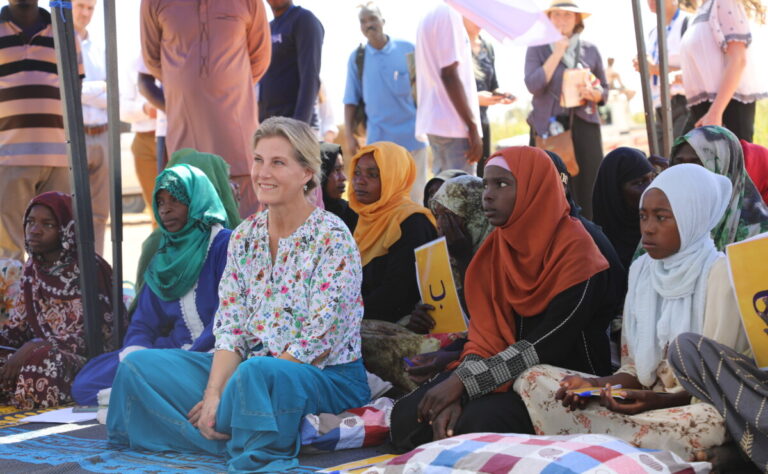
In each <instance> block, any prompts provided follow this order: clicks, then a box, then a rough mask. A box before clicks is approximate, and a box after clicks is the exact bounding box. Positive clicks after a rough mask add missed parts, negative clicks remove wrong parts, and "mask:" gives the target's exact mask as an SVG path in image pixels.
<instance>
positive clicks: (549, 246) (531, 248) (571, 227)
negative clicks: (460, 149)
mask: <svg viewBox="0 0 768 474" xmlns="http://www.w3.org/2000/svg"><path fill="white" fill-rule="evenodd" d="M493 156H501V157H503V158H504V160H505V161H506V162H507V164H508V165H509V170H510V171H511V172H512V174H513V175H514V177H515V180H516V181H517V200H516V202H515V207H514V209H513V211H512V214H511V215H510V216H509V219H508V220H507V223H506V224H504V225H503V226H501V227H497V228H496V229H494V230H493V232H491V234H490V235H489V236H488V238H487V239H485V242H484V243H483V245H482V246H481V247H480V249H479V250H478V251H477V253H476V254H475V256H474V257H473V258H472V262H471V263H470V265H469V268H468V269H467V274H466V277H465V279H464V294H465V297H466V301H467V306H468V308H469V313H470V315H471V316H472V319H471V320H470V324H469V342H467V344H466V345H465V346H464V351H463V352H462V357H461V358H462V359H463V358H464V357H465V356H466V355H467V354H478V355H480V356H481V357H483V358H487V357H490V356H492V355H495V354H498V353H499V352H501V351H503V350H504V349H506V348H507V347H509V346H510V345H512V344H514V343H515V342H516V338H515V333H516V330H515V319H514V317H513V316H514V314H518V315H520V316H523V317H530V316H536V315H538V314H540V313H542V312H543V311H544V310H545V309H546V308H547V306H548V305H549V303H550V301H552V299H553V298H554V297H555V296H556V295H557V294H559V293H561V292H562V291H564V290H566V289H568V288H570V287H572V286H573V285H575V284H577V283H580V282H582V281H585V280H587V279H588V278H590V277H591V276H593V275H595V274H596V273H599V272H601V271H603V270H605V269H607V268H608V261H607V260H606V259H605V257H603V255H602V253H600V250H599V249H598V248H597V246H596V245H595V243H594V241H593V240H592V237H590V235H589V234H588V233H587V231H586V229H584V226H583V225H582V224H581V222H579V221H578V220H577V219H574V218H573V217H570V216H569V215H568V213H569V211H570V207H569V206H568V202H567V201H566V199H565V193H563V185H562V183H561V182H560V178H559V176H558V173H557V170H556V169H555V166H554V164H552V160H550V159H549V157H548V156H547V155H546V153H544V152H543V151H541V150H540V149H538V148H531V147H512V148H507V149H504V150H502V151H500V152H498V153H496V154H494V155H493Z"/></svg>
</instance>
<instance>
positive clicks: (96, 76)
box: [72, 0, 109, 255]
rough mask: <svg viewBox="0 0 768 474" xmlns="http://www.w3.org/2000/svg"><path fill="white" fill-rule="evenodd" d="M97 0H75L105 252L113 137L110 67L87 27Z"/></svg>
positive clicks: (94, 194) (98, 233)
mask: <svg viewBox="0 0 768 474" xmlns="http://www.w3.org/2000/svg"><path fill="white" fill-rule="evenodd" d="M94 8H96V0H74V1H73V2H72V20H73V23H74V27H75V32H77V37H78V39H79V40H80V46H81V51H82V55H83V66H84V67H85V79H84V80H83V91H82V102H83V129H84V131H85V145H86V151H87V154H88V175H89V182H90V185H91V203H92V206H93V231H94V244H95V246H96V253H98V254H99V255H102V254H103V253H104V235H105V233H106V230H107V219H108V218H109V152H108V149H109V140H108V135H107V69H106V64H105V63H106V58H105V53H104V47H103V45H100V44H96V43H95V42H94V41H93V40H92V38H91V36H90V35H89V34H88V30H86V27H87V26H88V24H89V23H90V22H91V18H92V17H93V10H94Z"/></svg>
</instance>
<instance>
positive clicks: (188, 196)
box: [144, 164, 228, 301]
mask: <svg viewBox="0 0 768 474" xmlns="http://www.w3.org/2000/svg"><path fill="white" fill-rule="evenodd" d="M161 190H166V191H168V192H169V193H170V194H171V195H172V196H173V197H174V198H176V200H178V201H179V202H182V203H184V204H186V205H187V206H188V207H189V211H188V214H187V223H186V225H185V226H184V228H183V229H181V230H179V231H178V232H168V231H167V230H166V229H165V228H164V227H163V224H162V221H161V220H160V213H159V212H158V209H157V193H159V192H160V191H161ZM152 210H153V211H154V212H155V219H156V220H157V222H158V224H159V225H160V231H161V233H162V235H161V237H160V246H159V247H158V249H157V253H155V256H154V257H153V258H152V260H151V261H150V262H149V266H148V267H147V271H146V273H145V274H144V279H145V281H146V283H147V285H149V287H150V288H152V291H154V292H155V294H157V296H158V297H160V299H162V300H164V301H173V300H177V299H179V298H181V297H182V296H184V295H185V294H187V292H189V290H191V289H192V287H193V286H194V285H195V282H196V281H197V279H198V277H199V276H200V270H201V269H202V267H203V263H204V262H205V258H206V255H207V253H208V245H209V239H210V236H211V228H212V227H213V226H214V225H216V224H220V225H222V226H225V227H226V226H227V225H228V221H227V212H226V210H225V209H224V205H223V204H222V202H221V199H219V195H218V194H217V193H216V189H215V188H214V187H213V184H212V183H211V181H210V180H209V179H208V177H207V176H206V175H205V173H203V172H202V171H200V170H199V169H197V168H195V167H194V166H190V165H185V164H182V165H176V166H173V167H171V168H168V169H166V170H164V171H163V172H162V173H160V175H158V177H157V179H156V180H155V191H154V193H153V194H152Z"/></svg>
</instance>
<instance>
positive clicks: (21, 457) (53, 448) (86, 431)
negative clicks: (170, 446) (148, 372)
mask: <svg viewBox="0 0 768 474" xmlns="http://www.w3.org/2000/svg"><path fill="white" fill-rule="evenodd" d="M49 426H51V425H48V424H41V423H30V424H23V425H19V426H9V427H6V428H3V429H2V430H0V437H6V436H10V435H15V434H22V433H28V432H31V431H36V430H39V429H42V428H46V427H49ZM388 451H389V446H387V445H384V446H379V447H375V448H362V449H352V450H345V451H338V452H334V453H325V454H316V455H306V456H301V457H300V458H299V462H300V463H301V465H302V467H301V468H298V469H296V470H294V471H292V472H297V473H306V472H315V470H316V469H319V468H324V467H330V466H335V465H339V464H343V463H346V462H350V461H354V460H358V459H365V458H368V457H372V456H378V455H380V454H385V453H387V452H388ZM226 470H227V468H226V463H225V461H224V459H223V458H221V457H218V456H212V455H208V454H202V453H178V452H154V451H145V450H137V449H131V448H128V447H124V446H113V445H109V444H107V441H106V429H105V427H104V425H91V426H86V427H84V428H83V429H80V430H76V431H71V432H68V433H61V434H50V435H47V436H41V437H39V438H34V439H29V440H24V441H20V442H15V443H7V444H3V443H0V472H2V473H16V472H18V473H28V472H33V471H34V472H36V473H54V472H55V473H90V472H112V473H158V474H160V473H210V472H226Z"/></svg>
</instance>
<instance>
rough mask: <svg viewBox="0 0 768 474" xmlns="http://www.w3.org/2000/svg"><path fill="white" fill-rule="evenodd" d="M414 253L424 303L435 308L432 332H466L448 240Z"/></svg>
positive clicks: (427, 245) (441, 240) (429, 244)
mask: <svg viewBox="0 0 768 474" xmlns="http://www.w3.org/2000/svg"><path fill="white" fill-rule="evenodd" d="M414 252H415V253H416V278H417V279H418V282H419V292H420V293H421V300H422V301H423V302H424V303H427V304H431V305H432V306H434V307H435V310H434V311H432V317H433V318H434V319H435V327H434V329H432V332H433V333H446V332H461V331H466V330H467V322H466V320H465V319H464V313H463V312H462V310H461V304H460V303H459V294H458V293H457V291H456V283H455V282H454V281H453V272H452V271H451V262H450V260H449V259H448V245H447V244H446V243H445V237H440V238H439V239H437V240H433V241H432V242H429V243H426V244H424V245H422V246H421V247H419V248H417V249H416V250H414Z"/></svg>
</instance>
